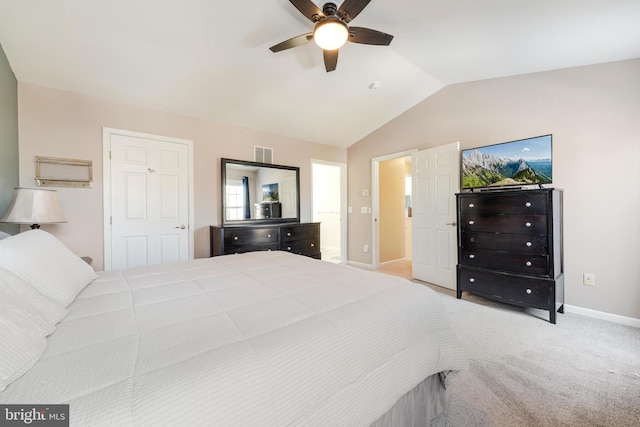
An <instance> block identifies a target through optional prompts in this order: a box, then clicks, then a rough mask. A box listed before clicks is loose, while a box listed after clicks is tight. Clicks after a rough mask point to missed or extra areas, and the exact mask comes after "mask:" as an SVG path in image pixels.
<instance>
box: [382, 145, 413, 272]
mask: <svg viewBox="0 0 640 427" xmlns="http://www.w3.org/2000/svg"><path fill="white" fill-rule="evenodd" d="M416 151H418V150H417V149H416V148H414V149H412V150H407V151H401V152H399V153H393V154H387V155H386V156H380V157H374V158H373V159H371V268H373V269H374V270H377V269H378V268H380V222H379V218H380V162H384V161H385V160H393V159H397V158H400V157H407V156H411V154H413V153H415V152H416Z"/></svg>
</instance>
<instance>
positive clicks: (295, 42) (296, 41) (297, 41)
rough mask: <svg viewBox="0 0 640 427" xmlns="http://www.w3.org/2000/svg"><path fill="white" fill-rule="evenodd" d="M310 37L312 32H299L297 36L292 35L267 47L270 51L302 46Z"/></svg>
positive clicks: (311, 37)
mask: <svg viewBox="0 0 640 427" xmlns="http://www.w3.org/2000/svg"><path fill="white" fill-rule="evenodd" d="M311 39H313V33H307V34H300V35H299V36H295V37H292V38H290V39H289V40H285V41H283V42H282V43H278V44H277V45H274V46H271V47H270V48H269V49H271V52H280V51H282V50H286V49H291V48H292V47H296V46H302V45H303V44H305V43H308V42H309V40H311Z"/></svg>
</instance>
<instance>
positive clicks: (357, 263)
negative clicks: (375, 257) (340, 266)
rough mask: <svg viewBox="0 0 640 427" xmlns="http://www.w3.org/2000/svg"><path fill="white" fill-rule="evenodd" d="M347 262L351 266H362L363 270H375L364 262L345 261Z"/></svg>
mask: <svg viewBox="0 0 640 427" xmlns="http://www.w3.org/2000/svg"><path fill="white" fill-rule="evenodd" d="M347 264H348V265H350V266H353V267H357V268H362V269H365V270H375V269H374V268H373V266H372V265H371V264H365V263H363V262H357V261H347Z"/></svg>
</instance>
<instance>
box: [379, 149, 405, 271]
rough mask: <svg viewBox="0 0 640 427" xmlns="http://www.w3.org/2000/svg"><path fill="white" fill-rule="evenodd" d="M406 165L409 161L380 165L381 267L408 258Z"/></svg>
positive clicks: (387, 161)
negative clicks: (406, 239)
mask: <svg viewBox="0 0 640 427" xmlns="http://www.w3.org/2000/svg"><path fill="white" fill-rule="evenodd" d="M405 163H406V162H405V159H404V158H403V157H400V158H397V159H391V160H385V161H382V162H380V165H379V171H378V175H379V181H380V185H379V191H380V196H379V199H380V207H379V209H380V217H379V221H380V225H379V227H380V228H379V230H380V232H379V233H380V262H381V263H384V262H389V261H396V260H399V259H403V258H404V257H405V236H404V230H405V225H406V224H405V209H404V177H405V172H406V165H405Z"/></svg>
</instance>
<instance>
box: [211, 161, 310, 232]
mask: <svg viewBox="0 0 640 427" xmlns="http://www.w3.org/2000/svg"><path fill="white" fill-rule="evenodd" d="M221 167H222V211H223V218H224V221H223V223H224V224H226V225H229V224H234V223H244V222H254V221H255V222H285V221H286V222H299V220H300V218H299V217H300V202H299V197H300V195H299V182H300V176H299V168H297V167H293V166H282V165H272V164H267V163H256V162H247V161H243V160H231V159H222V163H221Z"/></svg>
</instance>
